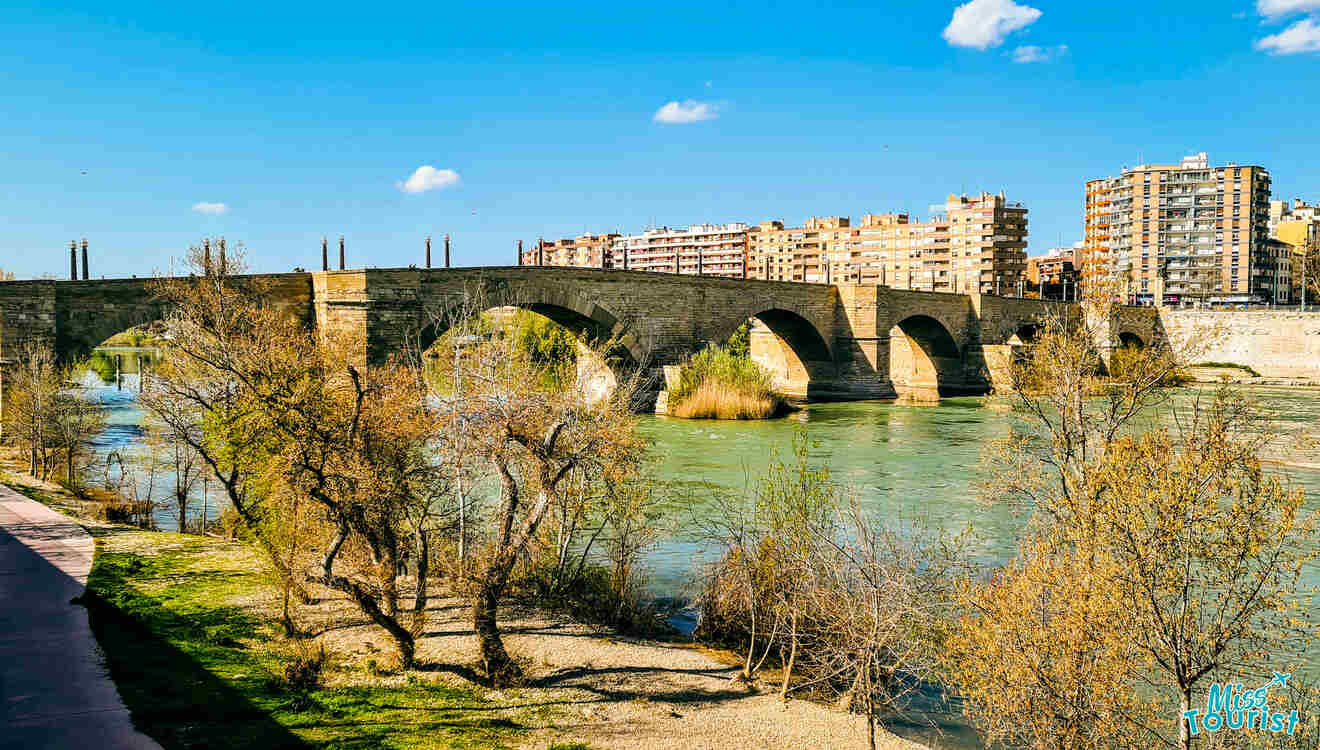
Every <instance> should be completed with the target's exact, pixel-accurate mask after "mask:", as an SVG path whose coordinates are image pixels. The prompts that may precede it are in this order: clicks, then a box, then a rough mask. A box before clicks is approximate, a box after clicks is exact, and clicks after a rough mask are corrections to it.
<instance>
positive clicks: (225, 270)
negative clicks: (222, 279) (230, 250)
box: [220, 237, 229, 276]
mask: <svg viewBox="0 0 1320 750" xmlns="http://www.w3.org/2000/svg"><path fill="white" fill-rule="evenodd" d="M220 275H221V276H227V275H229V263H228V262H226V261H225V238H224V237H221V238H220Z"/></svg>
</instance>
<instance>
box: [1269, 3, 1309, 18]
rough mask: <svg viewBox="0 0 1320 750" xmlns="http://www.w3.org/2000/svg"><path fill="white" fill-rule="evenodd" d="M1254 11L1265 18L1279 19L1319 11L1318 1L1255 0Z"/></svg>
mask: <svg viewBox="0 0 1320 750" xmlns="http://www.w3.org/2000/svg"><path fill="white" fill-rule="evenodd" d="M1256 10H1258V11H1260V14H1261V15H1262V16H1265V17H1266V18H1280V17H1282V16H1286V15H1289V14H1292V13H1300V12H1303V11H1311V10H1320V0H1256Z"/></svg>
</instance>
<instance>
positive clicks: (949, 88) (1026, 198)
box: [0, 0, 1320, 277]
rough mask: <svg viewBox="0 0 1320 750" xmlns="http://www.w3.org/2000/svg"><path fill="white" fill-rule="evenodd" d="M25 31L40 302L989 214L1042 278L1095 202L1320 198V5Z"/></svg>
mask: <svg viewBox="0 0 1320 750" xmlns="http://www.w3.org/2000/svg"><path fill="white" fill-rule="evenodd" d="M107 9H110V10H107ZM0 19H2V20H3V22H0V154H3V160H2V161H0V268H4V269H5V270H12V271H15V272H17V273H18V274H19V276H20V277H32V276H38V275H41V274H44V273H54V274H59V275H63V274H65V273H67V263H68V261H67V251H66V249H65V248H67V244H68V241H69V240H70V239H73V238H75V237H82V236H86V237H88V239H89V241H90V242H91V243H92V255H93V268H92V271H93V274H94V275H97V276H99V275H101V274H106V275H112V276H121V275H122V276H127V275H129V274H137V275H144V274H150V273H152V272H153V270H155V269H161V268H165V267H167V266H168V264H169V263H170V259H171V257H173V256H179V255H181V254H182V252H183V251H184V250H185V249H186V248H187V246H188V245H189V244H190V243H195V242H197V241H198V240H199V239H200V238H201V237H202V236H204V235H215V234H224V235H226V236H227V237H228V238H229V239H230V241H231V242H234V241H242V242H244V243H245V244H246V245H247V247H248V249H249V253H250V256H251V260H252V264H253V266H254V268H256V269H257V270H263V271H276V270H289V269H291V268H292V267H294V266H297V265H301V266H304V267H308V268H311V267H314V266H317V265H318V264H319V256H320V253H319V243H320V238H321V236H322V235H328V236H330V237H331V238H332V239H331V242H332V243H333V242H334V241H335V238H337V237H338V236H339V235H340V234H343V235H346V236H347V238H348V249H349V264H350V265H352V266H364V265H372V266H381V267H387V266H404V265H408V264H410V263H420V262H421V261H422V240H423V237H424V236H425V235H427V234H431V235H433V236H435V237H437V238H438V237H440V236H441V235H443V234H444V233H446V232H448V233H450V234H452V235H453V238H454V240H453V241H454V258H455V262H456V263H460V264H464V265H476V264H504V263H509V262H512V260H513V250H512V248H513V243H514V240H515V239H517V238H523V239H525V240H533V239H534V238H535V237H536V236H538V235H544V236H546V237H562V236H571V235H573V234H577V233H580V232H582V231H583V230H584V229H585V230H589V231H613V230H624V231H636V230H639V229H641V228H642V227H644V226H645V225H647V224H648V223H651V222H656V223H665V224H670V225H685V224H688V223H690V222H699V221H734V220H742V221H760V220H764V219H769V218H783V219H786V220H788V221H789V222H792V223H795V224H796V223H800V222H801V221H802V220H803V219H804V218H806V217H807V216H810V215H835V214H844V215H851V216H854V217H856V216H860V215H861V214H862V213H865V212H868V211H874V212H882V211H897V210H907V211H911V212H913V213H915V214H918V215H920V216H923V217H924V216H925V215H927V214H928V213H929V211H928V206H929V205H930V204H932V203H938V202H942V201H943V199H944V197H945V196H946V195H947V194H948V193H950V192H959V191H963V190H965V191H968V192H972V191H975V190H979V189H982V188H984V189H988V190H993V191H999V190H1004V191H1005V192H1006V193H1007V194H1008V196H1009V197H1010V198H1011V199H1014V200H1021V201H1023V202H1025V203H1026V204H1027V206H1028V208H1029V209H1030V212H1031V213H1030V252H1031V253H1032V254H1038V253H1040V252H1043V251H1044V250H1045V249H1046V248H1048V247H1050V246H1052V245H1054V244H1056V242H1057V241H1058V240H1059V239H1062V240H1063V242H1064V243H1070V242H1072V241H1074V240H1078V239H1080V238H1081V230H1082V198H1083V183H1084V182H1085V180H1086V179H1089V178H1093V177H1098V176H1103V175H1106V174H1110V173H1114V172H1116V171H1117V170H1118V169H1119V168H1121V167H1122V166H1123V165H1130V164H1135V163H1137V162H1138V159H1139V158H1143V157H1144V159H1145V160H1146V161H1147V162H1161V161H1177V160H1178V159H1179V158H1181V157H1182V156H1183V155H1184V154H1186V153H1191V152H1194V151H1202V150H1205V151H1208V152H1209V153H1210V157H1211V159H1212V160H1213V161H1215V162H1219V163H1222V162H1226V161H1236V162H1239V163H1255V164H1263V165H1264V166H1266V167H1268V168H1269V169H1270V170H1271V172H1272V173H1273V176H1274V187H1275V194H1276V197H1279V196H1280V195H1282V196H1285V197H1292V196H1298V195H1300V196H1303V197H1307V198H1309V199H1312V200H1315V199H1320V159H1317V158H1316V156H1317V154H1318V153H1320V151H1317V145H1320V126H1317V124H1316V122H1317V120H1318V119H1320V0H1232V1H1224V0H1197V1H1196V2H1182V1H1178V2H1173V1H1169V2H1159V1H1158V0H1156V1H1155V2H1147V3H1122V2H1111V3H1076V2H1056V1H1054V0H1023V1H1022V2H1014V1H1013V0H972V2H966V3H958V2H942V1H940V0H927V2H921V3H913V2H910V1H909V2H902V3H899V2H893V3H863V2H839V3H828V4H827V3H821V2H816V3H804V2H774V1H773V0H772V1H770V2H766V1H765V0H761V1H759V2H738V1H735V2H718V3H716V2H709V1H707V2H701V3H695V2H686V1H685V0H674V1H673V2H669V3H664V4H646V5H637V4H629V3H619V2H610V3H600V4H596V3H585V2H584V3H578V4H574V5H560V4H549V3H535V4H525V3H521V2H505V3H490V2H487V3H480V4H458V3H427V4H419V5H416V6H412V5H408V4H381V5H378V6H372V5H369V4H363V3H352V4H336V3H333V2H324V3H317V4H308V5H305V6H303V5H294V4H281V3H262V4H256V3H247V2H233V3H228V4H200V5H199V4H195V3H193V4H190V3H177V2H171V3H135V2H123V3H116V4H113V5H111V4H107V3H97V4H87V5H85V6H82V7H78V6H74V5H65V6H64V7H62V8H56V7H52V6H51V5H50V4H46V3H41V4H37V3H33V4H20V5H15V4H12V3H4V2H0ZM1262 40H1264V41H1262ZM1152 50H1158V54H1156V53H1154V52H1152ZM1024 60H1026V62H1024ZM424 166H426V167H431V168H432V169H433V170H434V171H433V172H430V173H423V174H421V175H419V176H417V178H416V179H414V180H412V182H409V180H410V177H413V176H414V173H415V172H416V171H417V170H418V169H419V168H420V167H424ZM84 172H86V174H83V173H84ZM424 188H430V189H424ZM199 204H200V205H199ZM206 204H222V206H219V205H211V206H207V205H206ZM208 209H209V212H208ZM218 212H219V213H218Z"/></svg>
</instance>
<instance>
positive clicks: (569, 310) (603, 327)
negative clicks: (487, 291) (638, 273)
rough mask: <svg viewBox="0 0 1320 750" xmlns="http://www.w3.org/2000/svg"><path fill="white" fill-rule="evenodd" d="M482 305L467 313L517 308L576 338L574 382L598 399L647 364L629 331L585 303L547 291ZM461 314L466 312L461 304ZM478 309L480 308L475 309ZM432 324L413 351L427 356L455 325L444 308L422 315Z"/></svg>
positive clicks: (488, 300) (500, 297)
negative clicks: (601, 351) (603, 351)
mask: <svg viewBox="0 0 1320 750" xmlns="http://www.w3.org/2000/svg"><path fill="white" fill-rule="evenodd" d="M481 299H482V300H483V301H481V302H478V303H476V304H472V305H470V309H467V310H465V312H468V313H478V314H480V313H486V312H490V311H493V310H501V309H518V310H524V311H527V312H531V313H535V314H536V315H539V316H541V317H544V318H546V319H548V320H550V321H551V322H553V323H555V324H557V325H559V326H562V327H563V328H565V329H566V330H568V331H569V332H570V333H572V334H573V335H574V337H575V338H577V340H578V342H579V343H580V346H579V349H578V355H579V356H578V368H577V377H578V378H579V382H585V383H586V385H587V387H588V388H589V389H590V390H591V391H592V392H593V393H595V394H597V395H598V396H602V397H603V396H605V395H607V394H608V393H610V392H612V391H613V390H614V389H615V388H616V387H617V386H618V384H619V383H620V382H622V380H623V379H624V378H625V377H627V376H628V375H629V374H631V373H633V372H635V370H636V368H637V367H639V366H645V365H647V364H649V357H650V353H649V352H647V351H645V350H644V349H643V348H642V346H641V344H640V342H639V340H638V338H637V337H636V336H635V335H634V334H633V332H631V331H630V330H628V329H627V327H626V326H625V325H624V324H623V323H622V322H621V321H620V320H619V318H618V317H617V316H615V315H614V314H613V313H611V312H610V311H609V310H606V309H605V308H603V307H601V306H600V305H598V304H595V303H587V302H583V301H581V300H576V299H573V298H571V297H565V296H564V295H559V294H554V293H553V292H550V293H547V291H546V290H539V291H533V290H520V293H519V294H516V295H512V294H500V295H488V296H485V297H483V298H481ZM455 304H456V306H457V307H458V308H459V309H463V308H465V307H469V305H468V304H467V303H463V304H459V303H457V301H456V300H455ZM478 308H482V309H478ZM426 317H428V318H430V319H431V320H432V321H433V322H430V323H428V324H427V325H425V326H424V327H423V328H422V329H421V330H420V331H419V332H418V340H417V347H418V348H417V351H419V352H426V351H427V350H428V349H430V348H431V347H432V346H433V345H434V344H435V343H436V342H437V341H438V340H440V338H441V337H442V336H444V335H445V333H446V332H447V331H448V330H449V329H450V327H452V325H453V323H454V322H455V320H454V319H453V316H452V315H447V314H445V312H444V310H443V309H435V310H431V311H429V314H428V315H427V316H426ZM611 339H613V340H614V341H615V342H616V344H617V346H615V347H613V348H612V349H611V350H610V352H609V353H608V355H607V356H605V357H603V358H602V357H600V356H597V354H596V353H595V349H594V345H595V344H596V343H597V342H599V343H604V342H607V341H610V340H611Z"/></svg>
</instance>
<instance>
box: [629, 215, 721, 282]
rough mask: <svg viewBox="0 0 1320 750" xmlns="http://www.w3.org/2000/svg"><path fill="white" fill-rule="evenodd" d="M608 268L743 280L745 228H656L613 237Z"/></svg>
mask: <svg viewBox="0 0 1320 750" xmlns="http://www.w3.org/2000/svg"><path fill="white" fill-rule="evenodd" d="M610 252H611V263H612V264H613V265H612V267H613V268H616V269H620V270H624V271H653V272H657V273H679V274H687V275H696V276H725V277H728V278H735V279H745V278H747V225H746V224H744V223H742V222H731V223H728V224H693V225H691V226H689V227H687V228H686V229H673V228H670V227H656V228H653V229H648V230H646V231H645V232H642V233H641V234H629V235H623V236H616V237H614V239H613V241H612V243H611V251H610Z"/></svg>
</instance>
